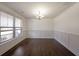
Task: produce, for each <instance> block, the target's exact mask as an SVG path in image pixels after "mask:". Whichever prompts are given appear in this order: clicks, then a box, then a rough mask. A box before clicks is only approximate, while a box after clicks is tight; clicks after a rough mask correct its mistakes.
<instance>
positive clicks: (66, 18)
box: [54, 3, 79, 55]
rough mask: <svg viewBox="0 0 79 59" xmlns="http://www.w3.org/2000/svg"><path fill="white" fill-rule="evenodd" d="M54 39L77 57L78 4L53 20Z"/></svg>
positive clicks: (78, 47) (78, 42)
mask: <svg viewBox="0 0 79 59" xmlns="http://www.w3.org/2000/svg"><path fill="white" fill-rule="evenodd" d="M54 38H55V39H56V40H57V41H59V42H60V43H61V44H62V45H64V46H65V47H66V48H67V49H69V50H70V51H72V52H73V53H74V54H75V55H79V3H76V4H75V5H74V6H72V7H70V8H69V9H67V10H66V11H65V12H63V13H62V14H60V15H59V16H58V17H56V18H55V19H54Z"/></svg>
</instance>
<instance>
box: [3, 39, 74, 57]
mask: <svg viewBox="0 0 79 59" xmlns="http://www.w3.org/2000/svg"><path fill="white" fill-rule="evenodd" d="M3 56H74V54H73V53H71V52H70V51H69V50H68V49H66V48H65V47H64V46H62V45H61V44H60V43H59V42H57V41H56V40H55V39H39V38H38V39H37V38H36V39H34V38H33V39H30V38H28V39H25V40H23V41H22V42H20V43H19V44H17V45H16V46H15V47H13V48H12V49H10V50H9V51H7V52H6V53H4V54H3Z"/></svg>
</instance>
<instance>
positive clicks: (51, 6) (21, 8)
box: [3, 2, 74, 18]
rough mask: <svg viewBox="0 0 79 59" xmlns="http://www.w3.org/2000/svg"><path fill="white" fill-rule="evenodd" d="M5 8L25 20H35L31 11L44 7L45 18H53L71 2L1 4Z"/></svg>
mask: <svg viewBox="0 0 79 59" xmlns="http://www.w3.org/2000/svg"><path fill="white" fill-rule="evenodd" d="M3 4H5V5H6V6H8V7H9V8H11V9H13V10H14V11H16V12H17V13H19V14H21V15H23V16H24V17H26V18H35V16H34V14H33V9H36V8H38V7H44V8H45V9H47V14H46V15H45V17H46V18H54V17H56V16H57V15H59V14H60V13H62V12H63V11H64V10H66V9H67V8H69V7H70V6H72V5H73V4H74V3H71V2H3Z"/></svg>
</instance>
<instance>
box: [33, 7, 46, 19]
mask: <svg viewBox="0 0 79 59" xmlns="http://www.w3.org/2000/svg"><path fill="white" fill-rule="evenodd" d="M33 14H34V15H35V17H36V18H37V19H39V20H41V19H43V18H44V17H45V14H46V10H45V9H44V8H37V9H35V10H34V11H33Z"/></svg>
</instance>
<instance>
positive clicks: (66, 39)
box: [54, 31, 79, 55]
mask: <svg viewBox="0 0 79 59" xmlns="http://www.w3.org/2000/svg"><path fill="white" fill-rule="evenodd" d="M54 38H55V39H56V40H57V41H58V42H60V43H61V44H62V45H64V46H65V47H66V48H67V49H69V50H70V51H71V52H72V53H74V54H75V55H79V35H76V34H72V33H65V32H60V31H54Z"/></svg>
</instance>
